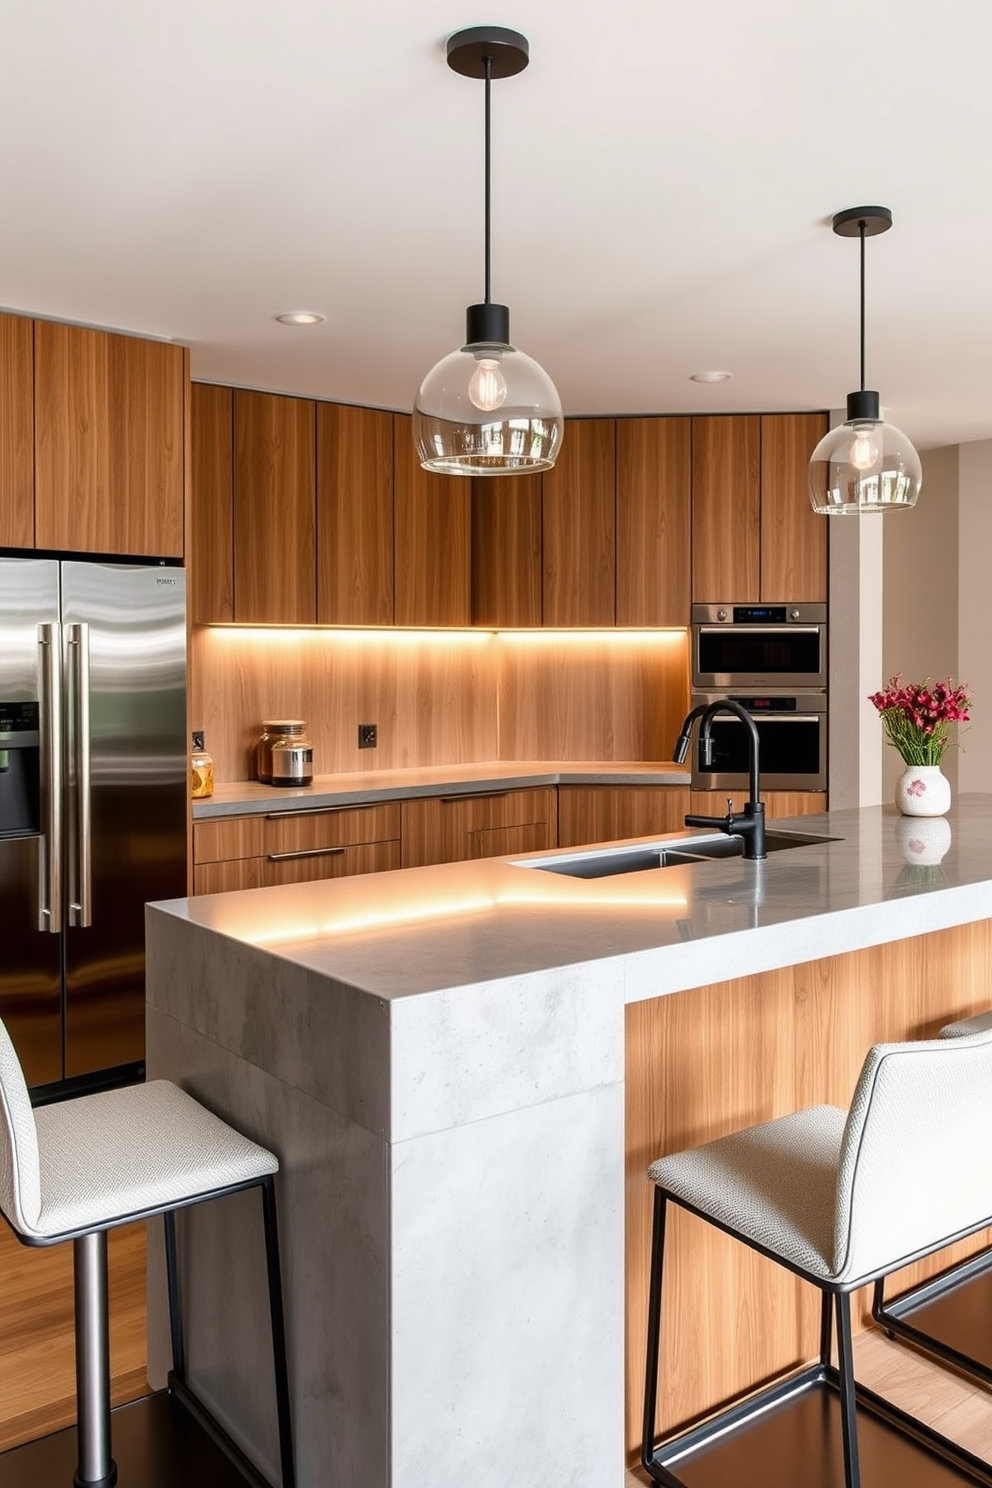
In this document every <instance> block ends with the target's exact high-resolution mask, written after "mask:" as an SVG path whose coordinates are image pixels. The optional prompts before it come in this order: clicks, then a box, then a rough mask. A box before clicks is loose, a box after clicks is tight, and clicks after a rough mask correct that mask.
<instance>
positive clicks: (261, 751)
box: [255, 718, 307, 785]
mask: <svg viewBox="0 0 992 1488" xmlns="http://www.w3.org/2000/svg"><path fill="white" fill-rule="evenodd" d="M306 731H307V726H306V721H305V720H304V719H302V718H286V719H277V718H267V719H265V720H264V721H263V723H262V732H261V734H260V735H259V736H258V740H257V742H256V744H255V777H256V779H257V780H260V781H261V782H262V784H263V785H271V784H272V746H273V744H275V743H276V742H277V741H279V740H281V739H303V738H305V736H306Z"/></svg>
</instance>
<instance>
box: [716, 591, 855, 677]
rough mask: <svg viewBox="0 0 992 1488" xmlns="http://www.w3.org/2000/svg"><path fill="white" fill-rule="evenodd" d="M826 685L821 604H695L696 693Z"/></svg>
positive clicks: (824, 616) (823, 609)
mask: <svg viewBox="0 0 992 1488" xmlns="http://www.w3.org/2000/svg"><path fill="white" fill-rule="evenodd" d="M826 685H827V607H826V605H825V604H732V603H731V604H695V605H693V607H692V686H693V690H694V691H697V692H716V691H720V692H728V693H729V692H748V691H758V690H761V689H766V688H775V689H777V690H780V689H789V688H794V689H800V688H801V689H802V690H803V691H804V692H813V691H816V690H818V689H821V688H825V687H826Z"/></svg>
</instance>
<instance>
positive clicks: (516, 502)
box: [472, 475, 543, 852]
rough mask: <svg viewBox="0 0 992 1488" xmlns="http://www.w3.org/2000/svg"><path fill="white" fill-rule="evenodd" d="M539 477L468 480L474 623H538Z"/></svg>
mask: <svg viewBox="0 0 992 1488" xmlns="http://www.w3.org/2000/svg"><path fill="white" fill-rule="evenodd" d="M542 480H543V478H542V477H541V476H540V475H506V476H500V477H498V478H494V477H490V478H489V479H475V480H473V482H472V624H473V625H492V626H524V627H534V626H538V625H540V624H541V621H542V618H543V601H542V592H541V591H542V581H541V487H542ZM509 850H510V851H511V852H515V851H517V849H516V848H511V849H509Z"/></svg>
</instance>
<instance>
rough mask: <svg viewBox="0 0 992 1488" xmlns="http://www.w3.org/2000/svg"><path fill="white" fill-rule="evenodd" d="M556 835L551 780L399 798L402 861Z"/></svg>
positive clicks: (416, 864) (490, 850) (483, 853)
mask: <svg viewBox="0 0 992 1488" xmlns="http://www.w3.org/2000/svg"><path fill="white" fill-rule="evenodd" d="M557 840H558V793H557V790H556V789H555V787H554V786H537V787H534V788H531V789H524V790H506V791H486V792H484V793H480V794H479V795H477V796H432V797H429V798H427V799H424V800H417V801H404V802H403V866H404V868H422V867H425V866H426V865H427V864H429V863H458V862H463V861H465V860H466V859H469V858H486V857H499V856H500V855H501V854H503V853H517V852H530V851H538V850H540V849H541V848H545V847H554V846H555V845H556V844H557Z"/></svg>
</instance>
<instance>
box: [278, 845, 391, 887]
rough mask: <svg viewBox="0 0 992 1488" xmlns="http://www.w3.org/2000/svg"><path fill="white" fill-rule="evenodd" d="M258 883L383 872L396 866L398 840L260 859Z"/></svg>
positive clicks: (294, 881) (287, 882)
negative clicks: (260, 881)
mask: <svg viewBox="0 0 992 1488" xmlns="http://www.w3.org/2000/svg"><path fill="white" fill-rule="evenodd" d="M262 864H263V867H262V882H263V884H265V885H266V886H271V885H273V884H290V883H309V882H312V881H313V880H314V879H320V878H348V877H350V876H351V875H352V874H356V873H385V872H386V871H387V869H389V868H398V867H399V866H400V843H399V838H398V837H397V838H395V839H394V840H393V841H389V842H359V843H357V844H355V845H354V846H352V847H325V848H320V847H318V848H313V849H311V850H310V851H303V852H301V853H300V855H299V856H298V857H296V856H294V857H291V858H271V857H266V858H263V859H262Z"/></svg>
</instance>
